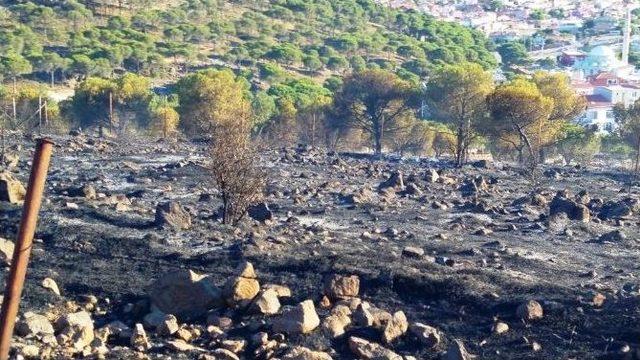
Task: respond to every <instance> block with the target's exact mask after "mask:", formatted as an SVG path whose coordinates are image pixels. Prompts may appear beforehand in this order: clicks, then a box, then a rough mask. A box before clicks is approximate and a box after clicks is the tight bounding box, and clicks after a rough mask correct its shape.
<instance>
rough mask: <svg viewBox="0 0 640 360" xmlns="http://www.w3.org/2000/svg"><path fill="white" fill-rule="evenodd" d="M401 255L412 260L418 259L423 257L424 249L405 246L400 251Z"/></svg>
mask: <svg viewBox="0 0 640 360" xmlns="http://www.w3.org/2000/svg"><path fill="white" fill-rule="evenodd" d="M402 255H403V256H406V257H410V258H414V259H420V258H422V257H423V256H424V249H422V248H419V247H414V246H407V247H405V248H404V249H402Z"/></svg>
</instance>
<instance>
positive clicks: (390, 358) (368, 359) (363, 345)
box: [349, 336, 402, 360]
mask: <svg viewBox="0 0 640 360" xmlns="http://www.w3.org/2000/svg"><path fill="white" fill-rule="evenodd" d="M349 349H350V350H351V352H352V353H353V354H354V355H356V356H357V357H358V358H360V359H365V360H402V356H400V355H398V354H396V353H395V352H393V351H391V350H389V349H387V348H385V347H384V346H382V345H380V344H376V343H374V342H370V341H368V340H365V339H362V338H359V337H355V336H351V337H350V338H349Z"/></svg>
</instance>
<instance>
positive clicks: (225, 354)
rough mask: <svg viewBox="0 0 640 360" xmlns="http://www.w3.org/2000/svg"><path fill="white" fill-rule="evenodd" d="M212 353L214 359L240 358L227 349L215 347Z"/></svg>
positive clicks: (232, 359) (235, 359)
mask: <svg viewBox="0 0 640 360" xmlns="http://www.w3.org/2000/svg"><path fill="white" fill-rule="evenodd" d="M213 355H214V356H215V358H216V360H240V358H239V357H238V355H236V354H234V353H233V352H231V351H229V350H227V349H215V350H214V351H213Z"/></svg>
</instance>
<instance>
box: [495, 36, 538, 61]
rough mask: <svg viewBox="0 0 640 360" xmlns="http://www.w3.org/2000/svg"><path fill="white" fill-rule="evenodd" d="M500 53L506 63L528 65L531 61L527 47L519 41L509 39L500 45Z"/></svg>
mask: <svg viewBox="0 0 640 360" xmlns="http://www.w3.org/2000/svg"><path fill="white" fill-rule="evenodd" d="M498 53H499V54H500V56H501V57H502V63H503V64H505V65H526V64H528V63H529V62H530V59H529V54H528V53H527V48H525V46H524V44H522V43H521V42H518V41H508V42H505V43H502V44H500V46H498Z"/></svg>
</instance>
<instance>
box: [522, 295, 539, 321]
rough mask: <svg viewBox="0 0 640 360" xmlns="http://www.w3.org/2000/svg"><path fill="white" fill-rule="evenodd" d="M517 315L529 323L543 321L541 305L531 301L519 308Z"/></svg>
mask: <svg viewBox="0 0 640 360" xmlns="http://www.w3.org/2000/svg"><path fill="white" fill-rule="evenodd" d="M516 315H517V316H518V318H520V319H524V320H527V321H532V320H538V319H542V316H543V310H542V305H540V303H539V302H537V301H535V300H529V301H527V302H526V303H524V304H522V305H520V306H518V309H517V310H516Z"/></svg>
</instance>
